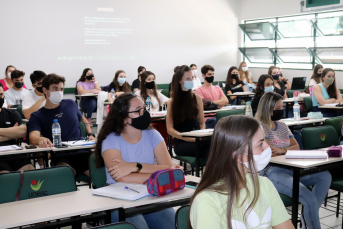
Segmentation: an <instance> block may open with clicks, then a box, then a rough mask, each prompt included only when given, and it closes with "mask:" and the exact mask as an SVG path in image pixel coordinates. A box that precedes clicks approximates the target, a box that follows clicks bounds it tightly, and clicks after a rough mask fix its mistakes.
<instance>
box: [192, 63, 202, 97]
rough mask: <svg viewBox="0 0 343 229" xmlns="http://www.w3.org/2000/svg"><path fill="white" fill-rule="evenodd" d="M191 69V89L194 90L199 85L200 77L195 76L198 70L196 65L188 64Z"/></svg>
mask: <svg viewBox="0 0 343 229" xmlns="http://www.w3.org/2000/svg"><path fill="white" fill-rule="evenodd" d="M190 67H191V69H192V74H193V88H192V90H194V91H195V90H196V89H197V88H198V87H201V85H202V84H201V81H200V78H199V77H197V72H198V67H197V66H196V65H195V64H191V65H190Z"/></svg>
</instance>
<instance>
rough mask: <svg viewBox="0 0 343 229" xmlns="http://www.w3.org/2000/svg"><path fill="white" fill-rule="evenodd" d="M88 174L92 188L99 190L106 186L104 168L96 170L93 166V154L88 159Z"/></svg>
mask: <svg viewBox="0 0 343 229" xmlns="http://www.w3.org/2000/svg"><path fill="white" fill-rule="evenodd" d="M89 173H90V176H91V181H92V185H93V188H94V189H96V188H101V187H104V186H105V185H106V171H105V167H101V168H97V167H96V165H95V154H94V153H92V154H91V156H90V157H89Z"/></svg>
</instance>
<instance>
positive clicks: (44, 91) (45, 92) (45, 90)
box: [43, 87, 48, 96]
mask: <svg viewBox="0 0 343 229" xmlns="http://www.w3.org/2000/svg"><path fill="white" fill-rule="evenodd" d="M43 94H44V95H45V96H48V90H47V89H46V88H45V87H43Z"/></svg>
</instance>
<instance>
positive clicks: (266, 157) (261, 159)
mask: <svg viewBox="0 0 343 229" xmlns="http://www.w3.org/2000/svg"><path fill="white" fill-rule="evenodd" d="M271 157H272V149H271V148H270V147H268V148H267V149H265V150H264V151H263V152H262V153H261V154H260V155H253V158H254V163H255V166H256V169H257V172H259V171H261V170H263V169H264V168H265V167H266V166H267V165H268V163H269V161H270V158H271ZM243 164H244V165H245V166H246V167H247V168H249V163H248V162H243Z"/></svg>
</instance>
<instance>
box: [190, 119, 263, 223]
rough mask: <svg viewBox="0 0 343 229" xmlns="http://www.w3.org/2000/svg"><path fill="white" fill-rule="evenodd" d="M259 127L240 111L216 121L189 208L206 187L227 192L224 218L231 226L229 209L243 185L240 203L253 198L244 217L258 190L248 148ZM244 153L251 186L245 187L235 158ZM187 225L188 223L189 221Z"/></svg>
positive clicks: (257, 182)
mask: <svg viewBox="0 0 343 229" xmlns="http://www.w3.org/2000/svg"><path fill="white" fill-rule="evenodd" d="M259 128H261V126H260V124H259V122H258V121H257V120H256V119H254V118H252V117H248V116H244V115H233V116H228V117H225V118H222V119H220V120H219V121H218V123H217V124H216V126H215V128H214V132H213V136H212V141H211V149H210V154H209V157H208V160H207V164H206V170H205V172H204V175H203V176H202V179H201V180H200V183H199V185H198V188H197V189H196V190H195V192H194V195H193V197H192V200H191V208H192V203H193V201H194V199H195V198H196V196H197V195H198V194H199V193H201V192H202V191H206V190H209V191H213V192H217V193H220V194H223V195H227V196H228V198H227V213H226V218H227V224H228V225H227V227H228V228H229V229H232V225H231V216H232V210H233V208H234V206H235V205H236V204H238V201H239V199H240V191H241V188H242V187H243V188H245V189H246V192H247V196H246V197H245V199H244V201H243V203H244V202H245V201H247V199H248V197H249V196H251V195H253V200H252V202H251V203H248V204H249V207H248V208H247V209H246V211H245V213H244V217H246V216H247V215H248V214H249V212H251V210H252V209H253V207H254V206H255V204H256V202H257V199H258V197H259V194H260V186H259V181H258V174H257V170H256V167H255V163H254V162H253V152H252V151H253V147H252V139H253V137H254V136H255V134H256V133H257V131H258V130H259ZM246 153H247V154H248V164H249V168H250V172H251V174H249V175H250V176H251V178H252V181H253V184H254V190H248V189H247V180H246V177H245V175H244V174H242V172H241V170H242V169H243V166H244V165H243V164H242V163H239V162H238V158H241V157H242V156H243V154H246ZM239 204H240V203H239ZM189 226H190V227H191V225H190V222H189Z"/></svg>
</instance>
